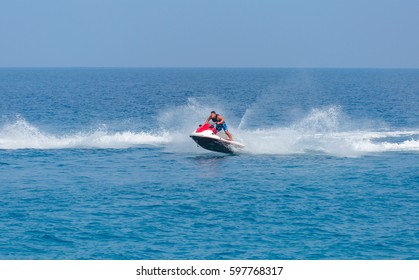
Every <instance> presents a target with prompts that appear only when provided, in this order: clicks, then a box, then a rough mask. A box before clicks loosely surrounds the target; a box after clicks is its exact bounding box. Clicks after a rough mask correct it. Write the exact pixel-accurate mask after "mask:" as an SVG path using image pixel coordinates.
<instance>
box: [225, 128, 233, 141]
mask: <svg viewBox="0 0 419 280" xmlns="http://www.w3.org/2000/svg"><path fill="white" fill-rule="evenodd" d="M226 134H227V136H228V138H229V139H230V140H233V136H232V135H231V133H230V131H228V130H226Z"/></svg>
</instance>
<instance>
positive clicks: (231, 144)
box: [190, 134, 244, 154]
mask: <svg viewBox="0 0 419 280" xmlns="http://www.w3.org/2000/svg"><path fill="white" fill-rule="evenodd" d="M190 137H191V138H192V139H193V140H194V141H195V142H196V143H197V144H198V145H199V146H201V147H202V148H204V149H206V150H210V151H214V152H220V153H224V154H234V153H237V152H238V151H240V150H241V149H243V148H244V145H243V144H241V143H238V142H235V141H228V140H225V139H223V138H221V137H218V136H215V137H208V136H202V135H197V134H192V135H190Z"/></svg>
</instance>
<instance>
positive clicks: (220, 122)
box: [205, 111, 233, 140]
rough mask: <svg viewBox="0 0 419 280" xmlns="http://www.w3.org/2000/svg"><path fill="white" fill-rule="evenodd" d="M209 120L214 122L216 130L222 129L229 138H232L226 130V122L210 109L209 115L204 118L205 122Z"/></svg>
mask: <svg viewBox="0 0 419 280" xmlns="http://www.w3.org/2000/svg"><path fill="white" fill-rule="evenodd" d="M210 120H212V121H213V122H214V123H215V124H216V126H215V128H216V129H217V130H218V131H221V129H224V131H225V133H226V134H227V136H228V138H229V140H233V136H232V135H231V133H230V132H229V131H228V128H227V124H226V122H225V120H224V118H223V117H222V116H220V115H219V114H217V113H216V112H215V111H212V112H211V115H210V116H209V117H208V119H207V120H206V122H205V123H208V122H209V121H210Z"/></svg>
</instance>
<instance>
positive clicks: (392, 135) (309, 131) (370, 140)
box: [237, 106, 419, 157]
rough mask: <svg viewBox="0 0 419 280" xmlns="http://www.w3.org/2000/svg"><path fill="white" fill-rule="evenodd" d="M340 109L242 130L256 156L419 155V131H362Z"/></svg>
mask: <svg viewBox="0 0 419 280" xmlns="http://www.w3.org/2000/svg"><path fill="white" fill-rule="evenodd" d="M360 126H362V125H361V122H354V121H350V120H349V118H348V117H347V116H345V114H344V113H343V112H342V109H341V108H340V107H339V106H329V107H326V108H315V109H313V110H311V112H309V114H308V115H306V116H305V117H303V118H302V119H301V120H299V121H296V122H294V123H293V124H292V125H290V126H287V127H275V128H268V129H258V130H253V131H252V130H239V131H237V134H238V135H239V137H241V138H242V141H243V142H244V143H245V144H246V146H247V151H248V152H249V153H254V154H284V155H285V154H305V153H324V154H330V155H335V156H349V157H353V156H360V155H363V154H366V153H379V152H395V151H419V130H388V129H386V130H378V129H377V130H374V129H371V128H369V129H366V128H364V129H359V128H358V127H360Z"/></svg>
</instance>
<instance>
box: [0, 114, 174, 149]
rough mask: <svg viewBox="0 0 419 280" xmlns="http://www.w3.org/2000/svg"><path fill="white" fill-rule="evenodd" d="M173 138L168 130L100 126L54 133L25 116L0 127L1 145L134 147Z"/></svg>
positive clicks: (24, 147)
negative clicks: (34, 123)
mask: <svg viewBox="0 0 419 280" xmlns="http://www.w3.org/2000/svg"><path fill="white" fill-rule="evenodd" d="M169 141H170V136H169V135H168V134H167V133H166V132H161V133H156V134H153V133H147V132H133V131H121V132H109V131H107V130H106V128H104V127H101V128H98V129H96V130H94V131H90V132H77V133H74V134H70V135H53V134H49V133H47V132H43V131H41V130H40V129H39V128H37V127H36V126H34V125H32V124H30V123H29V122H27V121H26V120H25V119H23V118H20V117H19V118H17V120H16V121H15V122H14V123H10V124H5V125H3V127H1V128H0V149H8V150H13V149H71V148H99V149H106V148H115V149H117V148H131V147H138V146H141V145H162V144H165V143H168V142H169Z"/></svg>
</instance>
